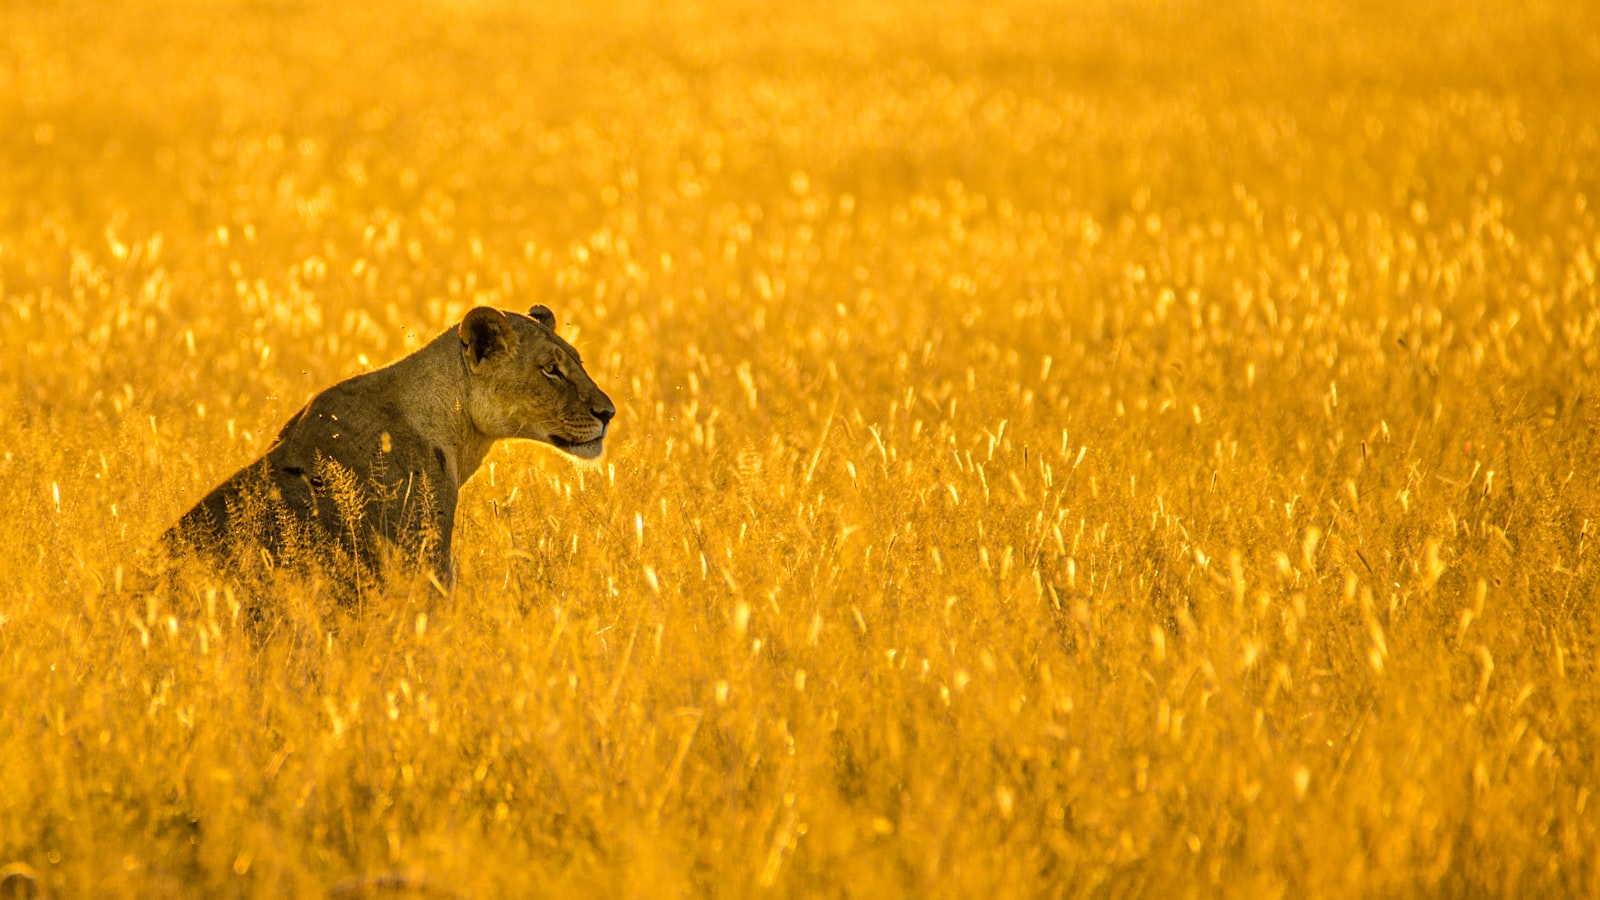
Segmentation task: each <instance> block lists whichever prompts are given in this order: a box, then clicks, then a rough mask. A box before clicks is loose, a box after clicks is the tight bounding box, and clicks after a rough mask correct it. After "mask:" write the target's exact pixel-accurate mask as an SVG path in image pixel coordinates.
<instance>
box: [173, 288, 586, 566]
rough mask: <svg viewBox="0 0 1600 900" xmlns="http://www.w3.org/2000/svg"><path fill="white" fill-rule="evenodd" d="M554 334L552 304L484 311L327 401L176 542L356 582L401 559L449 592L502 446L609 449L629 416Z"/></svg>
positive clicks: (304, 413) (205, 504)
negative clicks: (472, 514)
mask: <svg viewBox="0 0 1600 900" xmlns="http://www.w3.org/2000/svg"><path fill="white" fill-rule="evenodd" d="M554 325H555V317H554V316H553V315H552V314H551V313H550V311H549V310H548V309H546V308H545V307H543V306H536V307H534V308H533V309H532V310H531V311H530V313H529V315H521V314H519V313H506V312H502V311H500V310H496V309H490V308H488V307H479V308H477V309H474V310H472V311H471V312H470V313H468V314H467V316H466V318H464V319H463V320H462V322H461V324H460V325H459V326H458V327H456V328H452V329H450V330H447V331H445V332H444V333H443V334H440V335H439V336H438V337H437V338H435V339H434V340H433V341H432V342H430V343H429V344H428V345H427V346H425V347H423V348H422V349H420V350H418V351H417V352H415V353H413V354H411V355H410V356H407V357H405V358H404V359H401V360H399V361H398V362H395V363H393V364H391V365H389V366H386V367H384V368H382V369H378V370H376V371H374V372H368V373H367V374H365V375H358V376H356V377H354V378H350V379H347V380H345V381H341V382H339V383H338V384H336V385H334V386H332V387H330V388H328V389H327V390H325V391H323V392H321V393H320V394H317V395H316V396H315V397H313V398H312V399H311V402H310V403H308V404H306V406H305V407H304V408H303V409H301V410H300V411H299V412H298V413H295V415H294V416H293V417H292V418H291V419H290V420H289V422H288V424H286V425H284V427H283V430H282V431H281V432H280V433H279V434H278V438H277V441H276V442H275V443H273V445H272V446H271V447H270V448H268V450H267V452H266V454H265V455H264V456H262V457H261V458H260V459H258V460H256V461H255V462H253V463H251V464H250V465H248V466H246V467H244V468H243V469H241V470H239V471H238V472H237V473H235V474H234V475H233V476H232V477H230V478H229V479H228V480H227V481H224V482H223V483H222V484H221V485H219V486H218V487H217V488H216V489H214V490H213V491H211V493H209V494H207V495H206V497H205V498H204V499H202V500H201V501H200V502H199V503H197V504H196V505H195V506H194V508H193V509H191V510H189V511H188V512H187V513H185V514H184V516H183V517H182V518H181V519H180V520H179V521H178V523H177V524H176V525H174V526H173V527H172V529H171V530H169V531H168V532H167V534H166V535H165V536H164V538H163V540H164V543H166V544H167V545H168V547H169V548H174V549H180V550H199V551H202V552H203V553H206V554H208V555H210V556H213V557H217V556H220V557H222V558H223V559H224V561H226V562H228V563H231V564H239V563H241V562H248V563H252V564H253V563H254V562H255V561H256V560H260V559H262V558H263V556H262V551H263V550H265V551H266V557H265V559H266V561H267V563H268V564H269V565H277V564H280V563H283V562H286V561H288V562H292V561H294V558H297V557H301V556H308V557H310V558H313V559H318V560H321V561H322V562H325V563H328V564H331V566H332V567H333V568H335V569H336V570H341V571H340V572H339V574H341V575H344V576H347V577H350V578H354V577H355V576H356V575H361V576H366V575H372V574H376V573H377V572H378V571H379V570H380V569H381V568H382V566H383V564H384V563H385V561H386V560H388V559H390V558H392V557H393V556H394V552H393V551H398V552H399V555H400V557H401V558H402V559H403V560H404V561H405V562H408V563H410V564H412V565H416V566H420V567H423V568H425V569H427V570H431V571H432V572H433V573H434V574H435V575H436V576H437V577H438V579H439V580H440V581H441V582H442V583H444V584H449V583H450V581H451V577H452V570H451V562H450V538H451V532H452V531H453V529H454V525H455V512H456V502H457V498H458V497H459V495H460V490H461V485H462V483H464V482H465V481H466V480H467V479H468V478H470V477H471V476H472V473H473V472H476V471H477V470H478V466H479V465H480V464H481V463H482V462H483V458H484V456H485V454H487V453H488V452H489V448H490V447H491V446H493V444H494V442H495V441H497V440H501V439H503V438H528V439H531V440H536V441H544V442H546V443H549V444H551V445H553V446H555V447H558V448H560V449H562V450H563V451H565V452H567V453H570V454H572V455H574V456H578V457H582V458H589V459H592V458H594V457H597V456H599V455H600V453H601V446H602V441H603V440H604V438H605V435H606V430H607V425H608V423H609V422H610V420H611V417H612V416H613V415H614V414H615V412H616V408H615V407H614V406H613V405H612V403H611V399H610V398H609V397H607V396H606V395H605V392H603V391H601V390H600V388H599V387H597V386H596V385H595V383H594V381H593V380H591V379H590V378H589V374H588V373H587V372H586V371H585V370H584V368H583V364H582V362H581V360H580V359H579V357H578V352H577V351H576V350H575V349H573V347H572V345H570V344H568V343H567V342H566V341H564V340H562V339H561V338H560V337H559V336H558V335H557V334H556V333H555V331H554V330H553V326H554ZM351 569H354V570H355V571H350V570H351Z"/></svg>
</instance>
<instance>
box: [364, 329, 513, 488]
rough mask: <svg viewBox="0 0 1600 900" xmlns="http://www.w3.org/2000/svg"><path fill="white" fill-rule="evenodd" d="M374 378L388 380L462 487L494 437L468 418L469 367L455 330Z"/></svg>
mask: <svg viewBox="0 0 1600 900" xmlns="http://www.w3.org/2000/svg"><path fill="white" fill-rule="evenodd" d="M372 374H373V375H374V376H381V377H383V378H384V379H385V380H386V381H388V382H389V387H390V389H391V390H392V391H393V392H394V395H395V396H397V397H398V398H399V399H400V401H401V402H400V404H399V405H400V408H401V409H402V410H404V411H405V415H406V417H407V418H408V420H409V422H410V424H411V427H412V428H414V429H415V430H416V431H417V433H418V434H420V435H421V436H422V438H423V439H424V440H426V441H427V442H428V443H430V444H431V445H433V446H434V447H436V448H438V449H439V450H440V451H441V452H443V453H444V454H445V456H446V457H447V459H448V461H447V464H446V469H447V470H450V472H451V474H452V475H454V476H455V483H456V486H457V487H460V486H461V484H462V483H463V482H465V481H466V480H467V479H468V478H470V477H471V476H472V473H474V472H476V471H477V470H478V467H479V466H480V465H482V464H483V458H484V457H485V456H487V455H488V453H489V449H490V448H491V447H492V446H493V445H494V438H492V437H490V436H489V435H486V434H484V433H483V432H482V431H480V430H478V428H477V426H475V425H474V424H473V423H472V420H471V419H470V418H469V417H468V415H467V369H466V364H465V362H464V360H463V359H462V356H461V348H460V339H459V338H458V337H457V336H456V333H455V331H454V330H450V331H446V332H445V333H443V334H441V335H439V336H438V337H437V338H435V339H434V340H433V341H431V342H430V343H428V344H427V345H426V346H424V347H423V348H422V349H420V350H418V351H417V352H415V353H413V354H411V355H410V356H407V357H405V358H404V359H400V360H398V361H396V362H394V363H393V364H391V365H389V366H386V367H384V368H383V369H380V370H378V371H376V372H373V373H372Z"/></svg>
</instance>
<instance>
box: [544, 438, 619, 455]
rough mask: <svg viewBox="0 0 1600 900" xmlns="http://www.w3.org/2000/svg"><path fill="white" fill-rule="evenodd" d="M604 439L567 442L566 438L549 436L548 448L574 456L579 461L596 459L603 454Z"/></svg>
mask: <svg viewBox="0 0 1600 900" xmlns="http://www.w3.org/2000/svg"><path fill="white" fill-rule="evenodd" d="M605 440H606V439H605V437H603V436H602V437H597V438H595V439H594V440H592V441H569V440H567V439H566V438H560V437H556V436H555V435H551V436H550V446H552V447H554V448H556V449H557V450H560V451H562V452H563V453H567V454H570V455H572V456H576V457H578V458H579V459H598V458H599V457H600V454H601V453H603V452H605Z"/></svg>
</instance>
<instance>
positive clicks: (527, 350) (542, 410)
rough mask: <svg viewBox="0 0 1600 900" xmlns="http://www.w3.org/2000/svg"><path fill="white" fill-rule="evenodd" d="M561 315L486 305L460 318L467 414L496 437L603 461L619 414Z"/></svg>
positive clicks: (490, 434) (548, 311) (543, 308)
mask: <svg viewBox="0 0 1600 900" xmlns="http://www.w3.org/2000/svg"><path fill="white" fill-rule="evenodd" d="M555 324H556V317H555V315H554V314H553V313H551V312H550V310H549V309H547V308H546V307H543V306H535V307H534V308H533V309H531V310H529V311H528V314H527V315H525V316H524V315H521V314H520V313H505V312H501V311H500V310H498V309H492V308H490V307H487V306H480V307H478V308H477V309H474V310H473V311H471V312H469V313H467V317H466V318H465V319H462V320H461V328H460V333H461V353H462V356H463V359H464V360H465V362H466V366H467V376H468V377H467V414H468V415H469V416H470V417H471V419H472V422H473V424H474V425H476V426H477V428H478V430H479V431H482V432H483V433H484V434H486V435H489V436H490V437H494V438H514V437H521V438H531V439H533V440H536V441H544V442H545V443H547V444H550V445H552V446H554V447H557V448H559V449H561V450H564V451H566V452H567V453H570V454H572V455H573V456H577V457H581V458H583V459H594V458H595V457H597V456H599V455H600V451H601V442H602V441H604V440H605V436H606V427H607V426H608V425H609V424H610V423H611V417H612V416H614V415H616V413H617V408H616V407H615V406H613V405H612V403H611V398H610V397H607V396H606V394H605V392H604V391H602V390H600V388H599V387H598V386H596V385H595V383H594V380H593V379H591V378H590V377H589V373H588V372H586V371H584V368H583V361H582V360H581V359H579V357H578V351H577V350H575V349H573V347H572V345H571V344H569V343H567V342H566V341H564V340H562V339H561V337H560V336H559V335H557V334H556V332H555Z"/></svg>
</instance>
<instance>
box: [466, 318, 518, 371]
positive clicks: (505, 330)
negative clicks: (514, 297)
mask: <svg viewBox="0 0 1600 900" xmlns="http://www.w3.org/2000/svg"><path fill="white" fill-rule="evenodd" d="M513 339H514V336H513V333H512V331H511V321H510V320H509V319H507V318H506V314H505V313H503V312H501V311H500V310H498V309H492V308H490V307H487V306H480V307H478V308H477V309H474V310H473V311H472V312H469V313H467V317H466V318H465V319H462V320H461V349H462V350H463V351H465V352H466V354H467V359H468V361H470V362H472V363H474V364H476V363H480V362H483V361H484V360H486V359H488V358H489V357H491V356H493V355H495V354H496V353H503V352H505V351H506V350H509V349H510V348H511V342H512V340H513Z"/></svg>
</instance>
